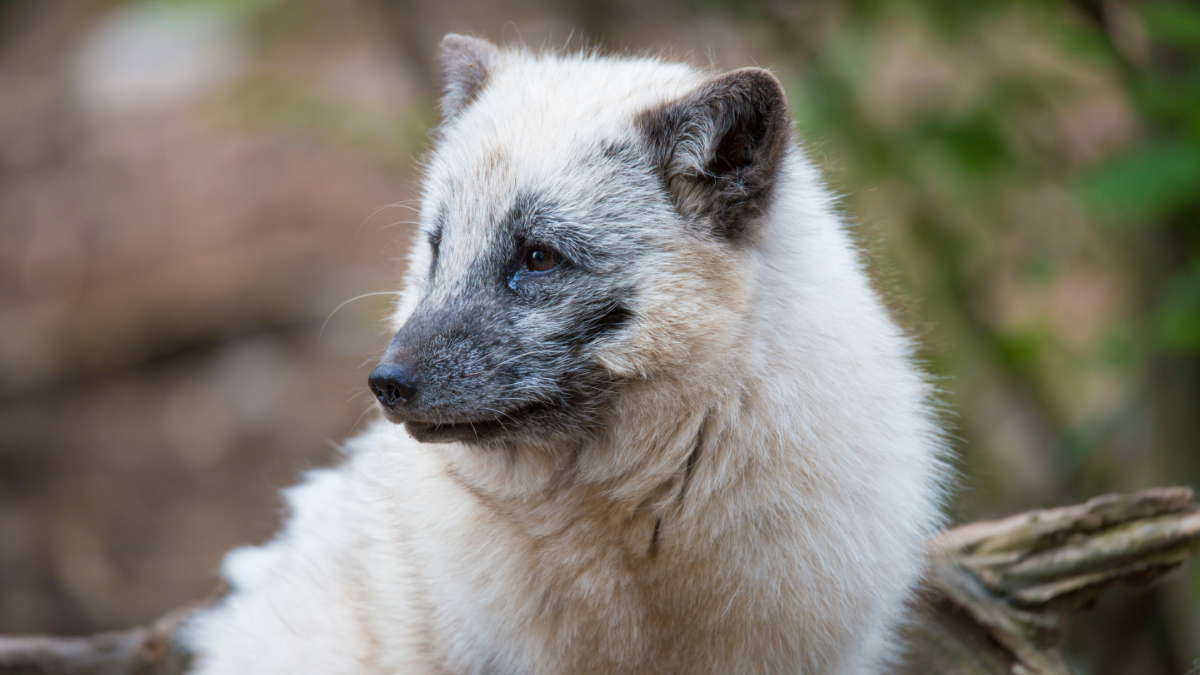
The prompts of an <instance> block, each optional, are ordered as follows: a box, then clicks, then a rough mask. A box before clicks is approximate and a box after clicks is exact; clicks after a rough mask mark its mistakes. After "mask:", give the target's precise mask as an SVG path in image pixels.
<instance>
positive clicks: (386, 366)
mask: <svg viewBox="0 0 1200 675" xmlns="http://www.w3.org/2000/svg"><path fill="white" fill-rule="evenodd" d="M367 385H368V386H370V387H371V393H373V394H375V397H376V398H378V399H379V402H380V403H382V404H383V405H384V406H386V407H388V408H395V407H396V406H399V405H404V404H405V403H407V402H408V401H409V400H411V399H412V397H413V396H416V395H417V383H416V382H415V381H414V380H413V378H412V376H411V375H409V373H408V371H407V370H405V369H404V368H402V367H400V366H397V365H393V364H390V363H382V364H380V365H379V366H377V367H376V368H375V370H372V371H371V376H370V377H369V378H367Z"/></svg>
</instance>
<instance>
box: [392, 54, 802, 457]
mask: <svg viewBox="0 0 1200 675" xmlns="http://www.w3.org/2000/svg"><path fill="white" fill-rule="evenodd" d="M441 58H442V64H443V79H444V94H443V98H442V100H441V112H442V120H441V122H440V124H439V126H438V128H437V129H436V130H435V134H434V138H435V149H434V151H433V152H432V154H431V156H430V157H429V159H428V163H427V167H426V172H425V176H424V182H423V194H422V200H421V217H420V230H419V235H418V237H417V238H416V240H415V242H414V244H413V249H412V251H411V257H410V264H409V272H408V287H407V289H406V292H405V294H404V295H403V299H402V300H401V302H400V306H399V308H398V311H397V314H396V317H395V325H396V328H397V332H396V334H395V337H394V338H393V339H392V341H391V343H390V345H389V347H388V349H387V352H386V353H385V355H384V357H383V359H382V361H381V363H380V365H379V366H378V367H377V368H376V369H375V370H374V371H373V372H372V374H371V376H370V387H371V390H372V391H373V392H374V393H375V395H376V396H377V398H378V400H379V402H380V405H381V407H382V410H383V412H384V415H385V416H386V417H387V418H388V419H389V420H391V421H393V422H396V423H403V424H405V425H406V427H407V429H408V431H409V433H410V434H411V435H412V436H413V437H415V438H416V439H418V440H421V441H434V442H447V441H465V442H469V443H477V444H489V443H503V442H508V441H518V440H521V439H523V438H524V439H529V440H534V439H536V440H541V441H547V440H559V439H578V438H580V437H581V436H583V435H587V434H591V433H595V432H596V431H597V430H599V429H602V428H603V426H604V420H605V415H606V412H607V411H608V410H609V408H610V407H611V404H612V401H613V400H614V397H618V396H620V394H621V391H622V389H623V388H624V387H626V386H629V385H630V384H631V383H634V382H646V381H649V380H663V381H681V382H686V381H687V380H688V379H689V378H697V377H711V374H712V373H714V372H716V371H718V370H719V366H720V364H721V363H722V362H723V360H724V359H725V358H726V356H727V353H728V352H729V350H730V349H731V348H732V347H733V346H734V345H735V344H736V343H737V342H738V340H739V339H741V337H742V333H743V331H744V330H745V325H746V323H747V322H746V320H745V319H746V316H747V313H748V312H750V311H753V309H752V308H751V307H750V306H749V302H748V301H749V298H750V296H751V294H752V292H753V287H754V283H755V278H756V273H755V262H754V255H753V251H754V249H755V248H756V247H761V246H769V245H770V242H769V241H765V240H764V238H763V237H762V236H761V228H760V227H759V224H760V223H761V222H762V221H763V220H764V216H765V214H766V213H767V212H768V209H769V208H770V205H771V202H772V198H773V195H774V192H775V190H774V188H775V185H776V183H777V182H779V179H780V174H781V172H784V171H785V170H786V167H787V163H786V162H785V161H784V159H785V157H786V155H787V153H788V152H789V150H790V148H791V147H792V145H793V144H792V132H791V114H790V112H789V111H788V106H787V101H786V98H785V96H784V93H783V89H782V87H781V86H780V84H779V82H778V81H777V80H776V79H775V77H774V76H772V75H771V74H770V73H768V72H767V71H765V70H761V69H744V70H738V71H734V72H730V73H726V74H723V75H716V76H706V75H704V74H702V73H699V72H697V71H695V70H693V69H691V68H689V67H686V66H681V65H667V64H663V63H661V62H658V61H654V60H639V59H613V58H606V57H599V56H592V55H574V56H551V55H535V54H530V53H528V52H525V51H522V50H502V49H499V48H497V47H495V46H494V45H492V44H491V43H488V42H485V41H482V40H478V39H473V38H466V37H461V36H457V35H450V36H447V37H446V38H445V40H444V41H443V42H442V47H441ZM718 386H719V384H718Z"/></svg>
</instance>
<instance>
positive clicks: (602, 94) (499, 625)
mask: <svg viewBox="0 0 1200 675" xmlns="http://www.w3.org/2000/svg"><path fill="white" fill-rule="evenodd" d="M456 41H457V42H456ZM447 45H448V46H447V47H445V48H444V50H445V51H446V54H445V55H444V57H443V58H444V59H446V60H447V62H448V63H449V65H448V66H447V68H448V70H451V71H452V70H453V68H454V67H455V64H454V63H453V61H454V59H455V58H459V59H460V60H461V61H462V62H461V63H459V64H457V67H459V68H462V67H466V68H477V67H478V68H482V69H483V70H484V71H485V72H483V78H484V81H485V82H486V86H482V87H475V88H472V87H471V86H467V88H466V89H463V88H462V87H459V88H458V89H456V88H455V87H456V82H455V81H454V80H453V78H454V73H453V72H451V74H450V76H449V77H450V78H451V81H450V82H448V85H447V86H448V94H447V97H448V99H447V101H448V102H447V103H445V106H446V112H445V117H446V119H445V121H444V122H443V124H442V127H441V129H440V130H439V138H438V141H437V147H436V149H435V150H434V152H433V153H432V155H431V157H430V158H429V162H428V166H427V172H426V178H425V182H424V195H423V208H422V216H421V228H422V233H425V234H428V233H430V232H432V230H433V228H435V227H438V225H437V224H436V223H435V220H436V219H437V218H438V217H439V216H438V213H437V211H438V209H439V208H441V206H442V205H447V206H445V211H444V212H443V216H444V217H445V219H446V225H445V227H446V231H445V234H444V235H442V234H441V231H440V230H438V235H437V236H438V237H439V239H441V240H442V241H441V242H440V246H441V248H440V254H431V253H430V250H429V248H428V247H426V246H424V245H422V243H421V242H420V241H418V242H417V243H416V244H415V245H414V251H413V254H412V257H411V262H410V265H409V280H408V284H407V286H406V290H405V293H404V296H403V299H402V300H401V301H400V302H399V305H398V310H397V313H396V317H395V327H396V328H397V329H399V328H400V327H401V326H403V325H404V324H405V322H406V320H407V319H408V318H409V317H410V316H411V315H412V313H413V312H414V311H415V308H416V307H417V306H418V304H419V303H420V302H422V301H423V299H424V298H430V299H429V300H428V302H431V303H438V302H442V301H443V300H442V299H441V298H442V296H440V295H438V294H439V293H442V292H443V291H442V290H439V289H445V288H450V289H453V288H460V287H459V286H456V284H459V283H460V282H462V283H465V282H464V281H463V278H464V277H465V275H469V274H471V271H470V270H471V264H472V261H473V260H475V259H476V258H477V257H478V256H479V255H481V254H480V251H481V250H483V249H486V248H487V247H489V246H490V245H491V243H490V242H492V241H493V240H494V239H495V238H496V237H497V236H499V234H497V233H496V232H495V231H494V228H495V227H496V225H495V222H496V213H497V212H498V211H502V210H503V209H504V208H507V207H506V205H507V204H509V203H510V202H511V201H512V195H513V193H514V192H517V191H520V190H522V189H524V188H527V187H528V186H531V185H535V186H537V188H538V190H540V191H542V192H548V193H551V194H553V196H554V199H555V200H556V201H557V202H559V203H562V204H566V205H568V207H570V208H575V207H574V206H571V205H578V204H584V205H586V209H592V210H591V211H589V213H594V212H596V211H595V210H596V209H598V208H601V207H600V206H597V205H599V204H602V205H603V208H602V211H603V212H604V213H605V214H606V215H605V216H604V217H602V218H583V217H580V216H578V215H570V216H569V217H566V221H568V222H570V223H571V227H574V228H577V229H579V230H580V231H581V232H583V233H584V234H588V236H591V235H595V236H596V237H600V236H602V235H604V236H607V235H605V234H604V232H602V230H604V228H616V229H617V230H618V231H620V232H621V238H622V239H621V240H622V241H625V240H629V238H630V237H636V238H637V241H639V242H640V243H639V244H638V246H637V247H633V248H629V249H622V248H621V246H622V244H621V243H620V242H619V241H616V240H614V241H613V242H610V244H611V246H612V247H614V248H613V249H612V250H613V251H615V253H613V254H612V255H613V256H616V257H617V258H618V262H617V263H616V264H615V266H614V267H612V268H606V269H611V270H613V271H612V272H611V273H612V274H616V275H619V276H621V278H622V280H623V281H622V283H624V284H625V285H626V286H628V287H629V288H630V289H632V290H631V293H632V295H631V297H632V298H633V299H632V300H631V303H632V315H633V318H632V320H631V322H630V324H629V325H628V327H627V328H625V329H623V330H622V331H621V332H620V333H619V334H616V336H615V337H613V338H612V339H609V340H607V341H605V342H603V344H599V346H597V347H595V349H594V352H589V354H590V356H589V358H590V359H593V360H594V362H595V363H598V364H601V366H602V367H603V368H604V369H605V370H606V372H607V373H608V374H609V375H611V377H613V378H615V379H614V381H616V382H618V384H617V385H614V387H615V388H614V389H613V391H614V393H613V394H612V396H611V398H610V399H606V402H605V403H604V406H603V409H602V410H601V411H600V412H598V413H597V415H599V417H597V419H600V420H602V422H601V423H600V427H599V429H598V430H597V431H592V432H589V433H587V434H582V435H580V436H579V437H577V438H573V439H571V438H569V437H568V436H564V435H563V434H562V433H555V434H548V435H547V436H545V437H544V438H542V439H540V440H539V439H538V438H532V439H531V438H525V437H523V438H521V439H518V440H513V441H509V442H507V444H506V445H504V447H503V449H498V448H497V447H480V446H479V445H476V444H471V443H459V442H451V443H419V442H417V441H415V440H414V439H413V438H412V437H410V435H409V434H408V433H407V432H406V431H405V428H404V427H403V426H401V425H399V424H393V423H391V422H388V421H384V420H379V421H376V422H375V423H373V424H372V426H371V427H370V428H369V429H368V430H367V431H366V432H365V433H363V434H361V435H359V436H357V437H356V438H353V439H351V440H350V441H349V442H348V443H347V444H346V454H347V457H346V459H345V461H344V462H343V463H342V464H341V465H340V466H338V467H336V468H333V469H326V470H320V471H314V472H312V473H310V474H309V475H308V477H307V478H306V480H305V482H304V483H303V484H301V485H300V486H298V487H295V488H292V489H290V490H288V491H287V493H286V497H287V503H288V506H289V507H290V511H291V517H290V519H289V520H288V522H287V524H286V526H285V528H284V529H283V531H282V533H281V534H280V535H279V536H278V537H277V538H276V539H275V540H274V541H272V542H270V543H268V544H266V545H263V546H259V547H250V548H244V549H240V550H238V551H235V552H233V553H231V554H230V555H229V557H228V558H227V559H226V563H225V566H224V575H225V577H226V579H227V580H228V582H229V584H230V586H231V589H232V590H231V592H230V594H229V595H228V597H226V598H225V599H224V600H223V601H222V602H221V603H220V604H218V605H217V606H215V607H214V608H212V609H209V610H206V611H205V612H203V613H202V614H200V615H199V616H198V617H196V618H195V619H194V620H193V621H192V622H191V624H190V626H189V630H188V636H189V639H190V643H191V645H192V647H193V649H194V650H195V651H196V653H197V661H196V672H198V673H200V674H202V675H232V674H234V673H238V674H247V673H289V674H297V673H323V674H345V675H350V674H364V675H365V674H368V673H371V674H382V673H389V674H390V673H396V674H414V675H415V674H418V673H420V674H425V673H429V674H434V673H445V674H451V673H453V674H460V673H461V674H468V673H470V674H478V675H483V674H493V673H494V674H522V675H523V674H530V675H535V674H536V675H550V674H566V673H628V674H634V673H687V674H698V673H727V674H739V675H740V674H749V673H797V674H798V673H806V674H814V675H815V674H818V673H820V674H830V675H832V674H852V673H874V672H880V671H881V670H882V669H883V668H885V666H886V664H887V663H888V662H889V660H890V659H891V658H892V657H893V656H894V655H895V653H896V647H897V645H896V644H895V643H896V640H895V638H894V634H895V631H896V628H897V627H898V625H899V624H900V623H901V622H902V621H903V620H904V617H905V615H906V613H907V603H908V601H909V600H910V597H911V595H912V591H913V588H914V585H915V583H916V582H917V579H918V577H919V576H920V574H921V572H922V569H923V564H924V559H923V554H922V551H923V548H922V542H923V540H924V539H925V538H926V537H927V536H928V535H930V534H931V533H933V532H934V531H935V530H936V528H937V527H938V526H939V524H940V523H941V515H940V513H941V511H940V505H941V496H942V490H943V485H944V471H943V464H942V461H941V459H940V456H941V453H942V447H943V444H942V440H941V432H940V429H939V425H938V422H937V419H936V415H935V413H934V408H933V406H932V404H931V401H930V398H931V390H930V387H929V385H928V384H927V381H926V379H925V378H924V377H923V375H922V374H921V373H920V372H919V371H918V369H917V368H916V367H914V365H913V361H912V357H911V345H910V343H909V341H908V340H907V339H906V337H905V336H904V334H903V333H902V331H901V330H900V329H899V328H898V327H897V325H896V324H895V323H894V322H893V321H892V320H891V319H890V318H889V316H888V313H887V311H886V310H885V309H884V307H883V305H882V304H881V302H880V300H879V298H878V297H877V295H876V293H875V292H874V291H873V290H872V288H871V286H870V284H869V282H868V279H867V275H866V274H865V273H864V270H863V266H862V263H861V262H860V257H859V254H858V252H857V250H856V248H855V246H854V244H853V243H852V241H851V238H850V236H849V235H848V234H847V232H846V230H845V227H844V225H843V223H842V222H841V219H840V218H839V216H838V215H837V213H836V211H835V209H834V205H833V201H832V199H831V197H830V195H829V193H828V191H827V190H826V189H825V188H824V187H823V186H822V184H821V178H820V176H819V174H818V172H817V170H816V169H814V167H813V166H812V164H811V163H810V162H809V161H807V160H806V158H805V157H804V156H803V154H802V152H801V151H800V150H799V149H798V148H797V147H796V146H795V144H794V142H792V141H791V140H788V141H787V143H786V148H785V149H784V151H783V154H782V156H781V158H780V160H779V161H780V165H779V171H778V177H777V179H776V181H777V184H776V185H775V187H774V188H773V193H772V194H773V197H772V198H771V200H770V201H769V205H768V206H767V207H766V209H765V211H764V213H763V214H762V215H761V217H759V218H756V219H755V220H754V225H753V228H754V231H753V234H752V236H748V237H747V238H746V239H745V240H744V241H741V242H739V243H735V244H731V243H730V242H729V241H724V240H722V239H720V238H718V237H705V236H694V235H688V234H687V233H686V232H687V230H686V228H685V226H686V225H688V223H693V222H694V221H695V218H692V217H691V215H692V214H689V212H688V209H689V208H691V207H689V206H688V204H689V202H688V201H687V200H688V199H689V198H690V197H689V196H688V193H687V188H686V186H685V188H683V189H682V190H681V191H680V192H679V194H680V195H682V196H681V197H679V198H678V199H677V200H676V201H675V202H671V201H669V200H667V199H666V198H663V197H655V198H653V199H650V198H648V197H646V195H649V194H658V195H661V194H662V193H663V190H664V187H663V185H662V184H661V183H659V184H652V182H651V181H648V180H643V181H641V182H640V183H639V182H638V181H636V180H633V179H630V178H628V177H622V176H623V175H624V174H620V175H618V174H619V173H620V172H617V173H613V171H612V170H610V169H608V168H605V166H604V165H603V164H602V163H600V164H598V163H597V162H590V161H589V162H582V163H581V162H580V157H581V153H583V152H584V150H583V149H584V148H590V147H594V146H595V144H596V143H597V142H600V141H605V142H621V141H628V142H629V143H630V144H632V145H634V146H637V147H640V146H638V140H637V139H638V137H639V133H641V132H639V130H638V127H637V120H638V119H639V116H640V115H643V114H645V113H646V111H650V110H654V109H656V108H659V107H662V106H664V105H667V104H669V103H670V102H671V101H675V100H678V99H680V98H682V97H685V96H687V95H689V93H692V92H695V91H696V90H697V89H698V88H700V87H702V86H703V85H704V83H705V82H707V81H709V80H710V78H711V77H712V76H711V75H710V74H707V73H702V72H699V71H697V70H695V69H692V68H690V67H687V66H683V65H675V64H668V63H663V62H661V61H659V60H655V59H634V58H614V57H603V56H596V55H589V54H583V55H545V54H534V53H530V52H527V51H524V50H521V49H507V50H498V49H496V48H493V47H491V46H490V45H487V44H486V43H481V42H479V41H474V42H470V41H467V40H466V39H464V38H455V37H452V38H448V43H447ZM472 50H474V51H472ZM476 57H478V58H477V59H476ZM476 60H479V61H481V63H479V64H476V63H475V61H476ZM471 72H474V71H471ZM762 77H767V76H762ZM458 84H461V82H460V83H458ZM466 85H472V83H471V81H469V79H468V80H467V81H466ZM456 96H457V97H458V98H455V97H456ZM703 131H704V130H703V129H701V131H700V132H698V133H699V134H700V135H698V136H695V137H689V138H685V139H677V141H678V142H677V144H676V146H674V147H675V151H676V152H677V156H676V161H678V162H686V161H688V159H689V158H688V156H687V153H689V152H690V153H693V154H697V156H699V155H703V154H704V152H706V151H707V150H706V147H707V146H706V144H707V143H709V141H708V140H706V139H705V137H704V136H703ZM692 159H695V158H692ZM636 175H641V174H636ZM631 180H632V181H633V182H630V181H631ZM578 208H580V209H584V208H585V207H578ZM586 209H585V210H586ZM568 213H569V214H571V213H575V212H572V211H570V210H569V208H568ZM447 214H448V215H447ZM689 218H690V219H689ZM622 228H624V229H622ZM589 233H590V234H589ZM434 255H438V257H440V262H438V261H436V260H434V259H432V258H433V256H434ZM435 262H436V264H437V270H438V271H437V274H438V277H437V279H436V280H431V276H430V272H429V270H430V266H431V264H433V263H435ZM444 292H445V293H446V295H445V298H447V299H446V300H445V302H450V301H451V300H450V299H452V296H453V292H452V291H444ZM546 311H552V310H546ZM547 320H548V319H543V320H542V322H545V321H547ZM563 320H564V321H565V320H567V319H563ZM518 328H521V325H520V324H518ZM522 330H527V331H533V330H536V327H535V326H532V327H529V328H528V329H524V328H522ZM530 386H533V385H530Z"/></svg>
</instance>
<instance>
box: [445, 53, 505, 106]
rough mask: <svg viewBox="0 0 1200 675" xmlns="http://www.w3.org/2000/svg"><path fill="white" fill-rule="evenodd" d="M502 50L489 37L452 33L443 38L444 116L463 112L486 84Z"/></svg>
mask: <svg viewBox="0 0 1200 675" xmlns="http://www.w3.org/2000/svg"><path fill="white" fill-rule="evenodd" d="M499 53H500V50H499V49H497V48H496V45H494V44H492V43H490V42H488V41H487V40H480V39H479V38H473V37H466V36H463V35H455V34H454V33H451V34H449V35H447V36H446V37H444V38H442V47H441V61H442V101H441V108H442V119H443V120H448V119H450V118H452V117H454V116H455V115H457V114H458V113H460V112H462V110H463V108H466V107H467V106H468V105H470V104H471V101H474V100H475V97H476V96H478V95H479V92H480V90H482V89H483V87H484V86H485V85H486V84H487V79H488V72H489V71H490V70H491V69H492V66H493V65H494V64H495V61H496V56H497V55H498V54H499Z"/></svg>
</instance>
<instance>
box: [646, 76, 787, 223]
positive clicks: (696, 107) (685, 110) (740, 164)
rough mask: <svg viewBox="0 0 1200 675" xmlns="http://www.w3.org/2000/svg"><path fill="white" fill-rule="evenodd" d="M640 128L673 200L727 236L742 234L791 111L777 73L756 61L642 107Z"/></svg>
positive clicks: (762, 198) (767, 193)
mask: <svg viewBox="0 0 1200 675" xmlns="http://www.w3.org/2000/svg"><path fill="white" fill-rule="evenodd" d="M640 124H641V127H642V132H643V133H644V134H645V138H646V141H647V143H648V145H649V148H650V153H651V156H652V158H653V161H654V163H655V165H656V167H657V169H658V170H659V171H660V172H661V175H662V177H663V182H664V184H665V185H666V187H667V190H668V191H669V192H670V193H671V199H672V201H674V203H675V207H676V208H677V209H678V210H679V212H680V213H681V214H683V215H684V216H685V217H687V218H697V219H702V220H708V221H710V222H711V225H712V227H713V229H714V231H715V232H716V233H717V234H719V235H721V236H724V237H726V238H730V239H734V238H738V237H740V236H742V235H744V234H745V233H746V231H747V229H748V227H749V224H750V222H752V221H753V219H754V218H755V217H757V216H759V215H761V214H762V213H763V212H764V211H765V209H766V207H767V205H768V203H769V201H770V199H771V194H772V191H773V188H774V186H775V182H776V179H777V176H778V173H779V166H780V163H781V158H782V156H783V154H784V151H785V149H786V147H787V145H788V144H789V143H790V142H791V128H792V118H791V113H790V112H789V110H788V105H787V98H786V97H785V96H784V93H783V87H782V86H781V85H780V84H779V80H777V79H775V76H774V75H772V74H771V73H769V72H767V71H765V70H762V69H761V68H744V69H742V70H735V71H733V72H732V73H726V74H725V75H721V76H718V77H715V78H713V79H711V80H709V81H708V82H706V83H704V85H702V86H701V87H700V88H699V89H697V90H696V91H695V92H693V93H691V94H688V95H687V96H684V97H683V98H682V99H680V100H678V101H674V102H671V103H668V104H667V105H665V106H663V107H662V108H659V109H656V110H651V111H648V112H646V113H644V114H643V115H642V117H641V119H640Z"/></svg>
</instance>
